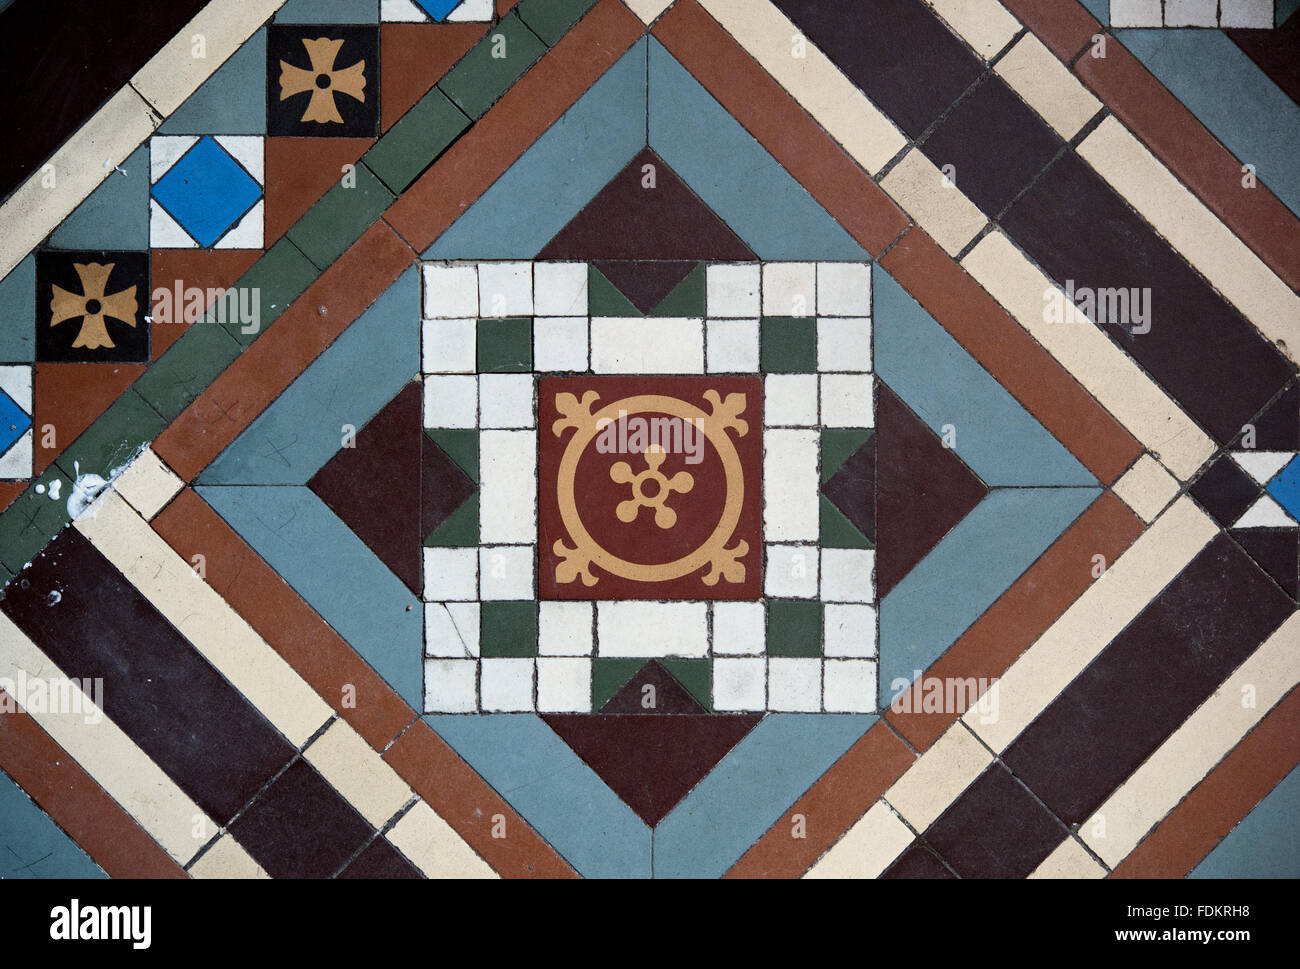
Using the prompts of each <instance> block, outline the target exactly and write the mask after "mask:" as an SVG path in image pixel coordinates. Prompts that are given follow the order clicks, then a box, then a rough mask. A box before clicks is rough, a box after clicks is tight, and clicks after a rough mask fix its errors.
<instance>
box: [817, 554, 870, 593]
mask: <svg viewBox="0 0 1300 969" xmlns="http://www.w3.org/2000/svg"><path fill="white" fill-rule="evenodd" d="M875 568H876V553H875V550H874V549H869V548H824V549H822V599H823V601H825V602H873V601H874V600H875V598H876V586H875V579H874V577H873V573H874V572H875Z"/></svg>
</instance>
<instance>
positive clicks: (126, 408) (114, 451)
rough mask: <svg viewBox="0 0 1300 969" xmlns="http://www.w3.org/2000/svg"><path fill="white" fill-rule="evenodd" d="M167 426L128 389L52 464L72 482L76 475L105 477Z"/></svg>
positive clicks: (139, 397)
mask: <svg viewBox="0 0 1300 969" xmlns="http://www.w3.org/2000/svg"><path fill="white" fill-rule="evenodd" d="M166 426H167V422H166V421H165V420H163V419H162V418H161V417H159V416H158V412H157V411H155V410H154V409H153V408H152V407H150V406H149V405H148V404H146V403H145V401H144V398H142V397H141V396H140V395H139V394H137V393H136V392H135V389H134V388H132V387H128V388H127V389H126V391H125V392H124V393H123V394H122V396H121V397H119V398H118V399H117V400H115V401H113V403H112V404H110V405H109V408H108V410H106V411H104V413H102V414H100V415H99V417H97V418H96V419H95V422H94V423H93V424H91V425H90V427H88V428H86V429H85V430H84V431H83V432H82V433H81V436H80V437H78V438H77V439H76V440H75V441H73V442H72V444H71V445H69V447H68V448H67V450H65V451H64V452H63V453H62V454H60V455H59V457H58V459H57V460H56V461H55V464H57V465H58V466H59V469H60V470H61V471H62V472H63V473H64V474H66V475H68V476H70V477H72V478H73V479H75V478H76V476H77V475H78V474H97V475H99V476H100V477H101V478H108V477H110V475H111V474H112V472H113V469H114V468H117V467H120V466H121V465H123V464H126V463H127V462H128V461H130V460H131V459H132V458H133V457H135V453H136V451H137V450H138V449H139V447H140V445H142V444H148V443H149V442H150V441H152V440H153V439H154V438H155V437H157V436H158V435H159V434H161V433H162V432H163V429H164V428H165V427H166Z"/></svg>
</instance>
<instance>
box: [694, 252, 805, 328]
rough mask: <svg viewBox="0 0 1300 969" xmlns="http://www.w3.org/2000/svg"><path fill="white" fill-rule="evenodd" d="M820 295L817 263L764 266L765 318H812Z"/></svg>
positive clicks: (784, 263)
mask: <svg viewBox="0 0 1300 969" xmlns="http://www.w3.org/2000/svg"><path fill="white" fill-rule="evenodd" d="M816 296H817V267H816V265H815V264H814V263H811V262H766V263H763V315H764V316H812V315H814V312H815V307H816V305H817V299H816ZM711 315H712V314H711Z"/></svg>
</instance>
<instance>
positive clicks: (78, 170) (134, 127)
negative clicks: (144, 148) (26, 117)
mask: <svg viewBox="0 0 1300 969" xmlns="http://www.w3.org/2000/svg"><path fill="white" fill-rule="evenodd" d="M285 2H286V0H211V2H210V3H208V4H207V6H205V7H204V8H203V9H202V10H200V11H199V12H198V13H197V14H196V15H195V16H194V18H193V19H192V20H191V21H190V22H189V23H187V24H186V25H185V26H184V27H182V28H181V30H180V32H179V33H177V34H176V36H175V37H173V38H172V39H171V40H170V41H168V42H167V44H166V46H164V47H163V48H162V50H160V51H159V52H158V53H157V54H155V55H154V56H153V57H152V58H151V59H150V60H149V62H148V63H147V64H145V66H144V67H142V68H141V69H140V70H139V72H137V73H136V75H135V77H133V78H131V81H130V83H128V84H125V85H123V86H122V87H121V89H119V90H118V92H117V93H116V94H114V95H113V96H112V97H111V98H109V99H108V103H106V104H105V105H104V106H103V107H102V108H100V109H99V110H98V111H96V112H95V113H94V114H93V115H91V117H90V118H89V120H87V121H86V123H85V124H83V125H82V126H81V127H80V128H79V129H78V130H77V131H76V132H74V133H73V134H72V136H71V137H69V138H68V140H67V141H65V142H64V143H63V145H62V146H61V147H60V148H59V149H58V150H57V151H56V152H55V153H54V154H53V156H51V157H50V159H49V161H48V162H46V164H44V165H42V166H41V167H40V168H39V169H37V170H36V171H35V172H33V173H32V174H31V175H30V176H29V177H28V178H27V180H26V181H25V182H23V183H22V184H21V185H19V186H18V188H16V189H15V190H14V193H13V194H12V195H10V196H9V198H8V199H7V200H6V201H5V203H4V205H0V225H3V226H4V227H5V231H4V233H3V234H0V279H3V278H4V277H5V276H7V275H9V273H10V272H11V271H12V270H13V268H14V267H15V266H17V265H18V264H19V263H20V262H22V261H23V260H24V259H25V258H27V254H28V253H29V252H31V251H32V250H33V249H35V248H36V247H37V246H38V245H40V243H41V240H42V239H44V238H45V237H46V236H48V235H49V234H50V233H51V232H52V231H54V229H55V227H57V226H58V225H59V223H60V222H62V221H63V220H64V219H66V218H67V217H68V216H69V215H71V214H72V213H73V212H74V211H75V210H76V208H77V206H79V205H80V204H81V203H82V202H84V201H85V200H86V198H87V196H89V195H90V193H91V192H93V191H94V190H95V189H96V188H98V187H99V184H100V183H101V182H103V181H104V179H106V178H108V177H109V176H110V175H111V174H112V173H113V171H114V169H115V167H116V166H118V165H120V164H122V162H123V161H125V160H126V158H127V156H128V155H130V154H131V152H133V151H135V150H136V148H138V147H140V145H141V144H142V143H143V142H144V140H145V139H146V138H148V137H149V136H150V135H151V134H153V131H154V129H155V128H157V127H158V125H160V124H162V122H163V120H164V119H166V118H167V117H168V116H169V115H170V114H171V113H172V112H174V111H175V110H176V109H177V108H179V107H180V106H181V105H182V104H183V103H184V102H185V99H186V98H188V97H189V96H190V95H191V94H193V93H194V92H195V91H196V90H198V88H199V85H201V84H202V83H203V82H204V81H206V80H207V79H208V78H209V77H211V76H212V74H214V73H215V72H216V70H217V68H219V67H220V66H221V65H222V64H224V63H225V62H226V60H227V59H228V58H229V57H230V55H231V54H233V53H234V52H235V51H236V50H238V49H239V47H240V45H241V44H243V43H244V42H245V41H246V40H248V38H249V37H251V36H253V34H254V32H256V30H257V29H258V28H259V27H261V26H262V24H264V23H266V21H268V20H270V19H271V17H272V16H273V15H274V14H275V12H276V11H277V10H279V9H280V8H281V7H282V6H284V4H285ZM198 52H201V53H202V56H198ZM51 178H52V179H53V183H52V184H51V181H50V180H51Z"/></svg>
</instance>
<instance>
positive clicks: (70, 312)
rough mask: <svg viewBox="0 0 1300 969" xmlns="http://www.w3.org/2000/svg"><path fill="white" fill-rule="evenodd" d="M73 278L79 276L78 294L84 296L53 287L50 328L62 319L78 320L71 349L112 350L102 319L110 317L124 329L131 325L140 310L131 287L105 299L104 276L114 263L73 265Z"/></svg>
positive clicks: (111, 343)
mask: <svg viewBox="0 0 1300 969" xmlns="http://www.w3.org/2000/svg"><path fill="white" fill-rule="evenodd" d="M72 265H73V268H74V269H76V270H77V275H78V276H80V277H81V291H82V293H84V294H85V295H82V296H79V295H77V294H76V293H69V292H68V291H67V290H66V289H64V288H63V287H62V286H57V285H56V286H53V287H52V288H53V294H54V295H53V298H52V299H51V300H50V311H51V314H52V315H51V317H50V326H58V325H59V324H60V323H62V322H64V321H65V320H71V319H75V318H76V317H81V330H80V331H79V332H78V333H77V338H76V339H75V340H73V341H72V345H73V346H74V347H86V348H87V349H91V350H93V349H95V348H96V347H112V346H115V345H116V344H114V343H113V339H112V337H110V336H109V335H108V328H107V327H106V326H105V325H104V317H106V316H111V317H112V318H113V319H115V320H121V321H122V322H123V323H125V324H126V325H127V326H135V314H136V313H137V312H138V311H139V309H140V304H139V303H138V302H136V298H135V287H134V286H132V287H130V288H129V289H123V290H121V291H119V292H116V293H113V294H112V295H111V296H106V295H105V294H104V290H105V289H107V288H108V277H109V275H110V274H111V273H112V272H113V266H114V265H116V264H115V263H111V262H110V263H108V264H107V265H105V264H104V263H99V262H88V263H80V262H77V263H73V264H72Z"/></svg>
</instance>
